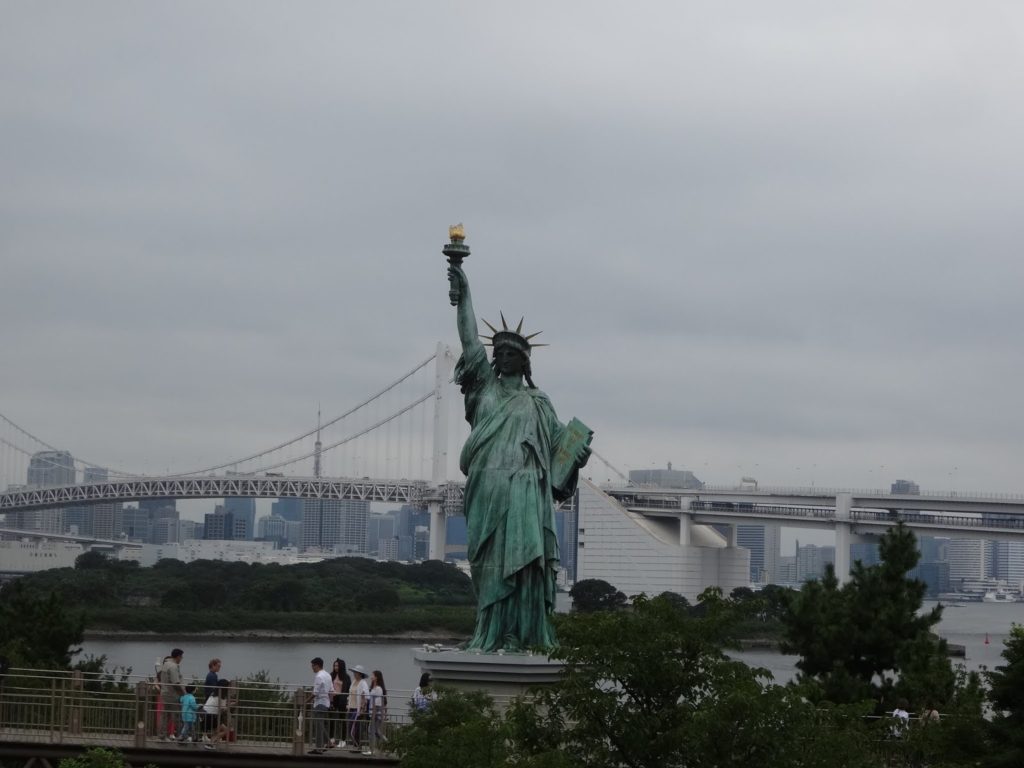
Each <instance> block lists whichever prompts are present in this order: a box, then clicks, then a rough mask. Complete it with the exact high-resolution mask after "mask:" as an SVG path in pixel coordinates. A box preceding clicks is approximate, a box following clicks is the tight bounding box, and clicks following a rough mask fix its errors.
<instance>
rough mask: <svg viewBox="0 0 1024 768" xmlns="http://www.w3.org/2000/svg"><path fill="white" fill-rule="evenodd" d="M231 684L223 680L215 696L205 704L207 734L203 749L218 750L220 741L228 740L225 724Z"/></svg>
mask: <svg viewBox="0 0 1024 768" xmlns="http://www.w3.org/2000/svg"><path fill="white" fill-rule="evenodd" d="M230 686H231V683H230V682H229V681H227V680H221V681H220V685H219V687H217V688H215V689H214V691H213V694H211V695H210V696H209V697H208V698H207V699H206V703H205V704H203V721H204V729H205V730H206V733H204V734H203V741H204V742H205V743H204V744H203V747H205V748H206V749H216V746H215V745H216V744H217V742H219V741H227V740H228V733H229V730H228V725H227V723H226V722H224V719H225V715H226V713H227V706H228V696H229V688H230Z"/></svg>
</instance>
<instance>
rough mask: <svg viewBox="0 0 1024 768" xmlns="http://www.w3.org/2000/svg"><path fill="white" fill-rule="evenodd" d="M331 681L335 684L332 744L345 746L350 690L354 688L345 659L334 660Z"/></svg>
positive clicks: (332, 704)
mask: <svg viewBox="0 0 1024 768" xmlns="http://www.w3.org/2000/svg"><path fill="white" fill-rule="evenodd" d="M331 682H332V684H333V686H334V695H333V696H332V697H331V710H333V713H332V717H331V730H332V738H331V746H332V747H344V746H345V728H346V726H347V725H348V692H349V690H351V688H352V681H351V680H350V679H349V676H348V668H347V667H346V666H345V660H344V659H335V660H334V664H333V665H332V667H331Z"/></svg>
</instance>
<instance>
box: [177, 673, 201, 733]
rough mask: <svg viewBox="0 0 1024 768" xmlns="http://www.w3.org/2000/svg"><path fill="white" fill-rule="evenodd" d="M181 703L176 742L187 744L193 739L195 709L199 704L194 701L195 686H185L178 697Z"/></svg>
mask: <svg viewBox="0 0 1024 768" xmlns="http://www.w3.org/2000/svg"><path fill="white" fill-rule="evenodd" d="M178 703H179V704H180V705H181V732H180V733H179V734H178V742H179V743H181V744H187V743H189V742H191V741H194V734H195V727H196V710H198V709H199V705H198V704H197V703H196V687H195V686H194V685H186V686H185V694H184V695H183V696H182V697H181V699H179V701H178Z"/></svg>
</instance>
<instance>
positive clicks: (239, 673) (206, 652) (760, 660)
mask: <svg viewBox="0 0 1024 768" xmlns="http://www.w3.org/2000/svg"><path fill="white" fill-rule="evenodd" d="M934 605H935V603H934V602H926V603H925V605H924V610H929V609H930V608H932V607H933V606H934ZM1014 623H1017V624H1024V603H966V604H964V605H963V606H951V605H946V606H945V608H944V610H943V616H942V621H941V623H940V624H939V625H938V628H937V630H938V634H939V635H940V636H941V637H943V638H945V639H946V640H948V641H949V642H950V643H955V644H957V645H961V646H963V647H964V649H965V651H966V656H965V658H954V659H953V661H954V663H963V664H964V665H965V666H966V667H967V668H968V669H970V670H977V669H980V668H982V667H987V668H988V669H993V668H995V667H996V666H998V665H1000V664H1001V663H1003V662H1002V659H1001V658H1000V653H1001V652H1002V650H1003V641H1004V639H1005V638H1006V636H1007V634H1008V633H1009V631H1010V627H1011V626H1012V625H1013V624H1014ZM171 648H182V649H183V650H184V651H185V656H184V659H183V660H182V664H181V668H182V672H183V673H184V676H185V678H186V679H191V678H196V679H199V680H202V679H203V678H204V677H205V676H206V671H207V662H208V661H209V660H210V659H211V658H219V659H221V661H222V663H223V668H222V669H221V676H222V677H228V678H232V679H235V678H245V677H248V676H250V675H252V674H254V673H256V672H259V671H261V670H262V671H265V672H266V673H267V674H268V675H269V677H270V679H271V680H277V681H279V682H280V684H281V685H282V687H285V688H288V689H294V688H295V687H298V686H309V685H311V683H312V679H313V673H312V671H311V669H310V660H311V659H312V658H313V657H315V656H320V657H321V658H323V659H324V665H325V667H326V668H327V669H328V670H329V669H330V668H331V662H332V661H333V660H334V659H335V658H341V659H344V660H345V662H346V663H347V664H348V666H349V667H350V668H351V667H352V666H354V665H355V664H361V665H362V666H363V667H365V668H366V669H367V670H369V671H372V670H375V669H377V670H380V671H381V672H382V673H383V675H384V679H385V681H386V683H387V687H388V691H389V693H390V694H391V698H392V700H393V701H395V703H396V704H400V702H404V701H406V700H407V699H408V698H409V696H410V695H411V691H412V690H413V689H414V688H415V687H416V685H417V683H418V682H419V677H420V672H421V670H420V669H419V667H418V666H417V665H416V663H415V662H414V660H413V652H414V651H415V650H417V649H419V648H422V646H421V645H417V644H415V643H413V642H411V641H410V642H394V641H390V642H380V643H367V642H363V643H347V642H337V641H327V640H317V639H309V638H296V639H248V638H247V639H225V638H217V637H201V638H193V639H181V638H175V637H174V635H170V634H168V635H164V636H162V637H154V638H153V639H146V640H121V639H116V638H90V639H89V640H87V641H86V642H85V643H84V645H83V652H84V653H85V654H92V655H94V656H99V655H101V654H102V655H105V656H106V657H107V667H108V669H109V668H112V667H115V666H118V667H131V669H132V675H133V677H136V676H138V677H141V678H147V677H151V676H153V674H154V665H155V664H156V663H158V662H159V661H160V660H162V659H163V657H164V656H166V655H167V654H169V653H170V651H171ZM733 655H734V656H735V657H736V658H738V659H741V660H742V661H744V662H746V663H747V664H749V665H751V666H757V667H763V668H765V669H767V670H769V671H770V672H771V673H772V675H773V677H774V678H775V680H776V682H780V683H784V682H787V681H789V680H791V679H792V678H793V677H794V675H795V666H794V665H795V662H796V657H795V656H786V655H783V654H781V653H778V652H777V651H772V650H766V649H751V650H745V651H739V652H736V653H734V654H733Z"/></svg>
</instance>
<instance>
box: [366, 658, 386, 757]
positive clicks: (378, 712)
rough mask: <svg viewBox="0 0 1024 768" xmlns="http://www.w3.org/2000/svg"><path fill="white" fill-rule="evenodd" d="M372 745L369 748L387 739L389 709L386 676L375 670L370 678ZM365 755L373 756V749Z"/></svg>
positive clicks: (368, 750) (367, 750)
mask: <svg viewBox="0 0 1024 768" xmlns="http://www.w3.org/2000/svg"><path fill="white" fill-rule="evenodd" d="M369 709H370V743H369V745H368V746H372V747H375V748H376V747H378V746H379V745H381V744H383V743H384V742H385V741H387V739H385V738H384V716H385V715H386V714H387V709H388V689H387V687H386V686H385V685H384V675H383V674H382V673H381V671H380V670H379V669H375V670H373V675H371V676H370V705H369ZM363 754H364V755H369V754H372V750H371V749H364V750H363Z"/></svg>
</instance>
